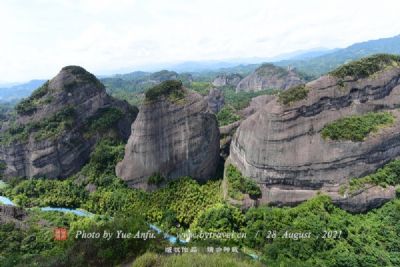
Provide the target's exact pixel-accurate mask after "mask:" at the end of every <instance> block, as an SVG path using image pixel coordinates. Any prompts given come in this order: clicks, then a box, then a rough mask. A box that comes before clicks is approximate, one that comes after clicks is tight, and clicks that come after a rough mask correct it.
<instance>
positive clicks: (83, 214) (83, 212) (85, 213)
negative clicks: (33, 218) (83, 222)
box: [40, 207, 94, 217]
mask: <svg viewBox="0 0 400 267" xmlns="http://www.w3.org/2000/svg"><path fill="white" fill-rule="evenodd" d="M40 210H41V211H59V212H64V213H73V214H75V215H77V216H81V217H92V216H94V214H93V213H90V212H88V211H86V210H80V209H79V210H77V209H71V208H54V207H44V208H40Z"/></svg>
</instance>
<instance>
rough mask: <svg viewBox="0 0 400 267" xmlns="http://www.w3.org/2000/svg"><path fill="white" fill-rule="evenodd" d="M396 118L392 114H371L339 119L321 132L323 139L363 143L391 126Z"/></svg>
mask: <svg viewBox="0 0 400 267" xmlns="http://www.w3.org/2000/svg"><path fill="white" fill-rule="evenodd" d="M394 119H395V117H394V116H393V114H392V113H390V112H369V113H367V114H365V115H360V116H350V117H346V118H341V119H338V120H336V121H334V122H332V123H329V124H327V125H325V127H324V128H323V129H322V131H321V135H322V137H323V138H329V139H332V140H351V141H354V142H360V141H363V140H364V139H365V138H366V137H367V136H368V134H369V133H371V132H376V131H378V129H379V128H380V127H382V126H386V125H390V124H392V123H393V122H394Z"/></svg>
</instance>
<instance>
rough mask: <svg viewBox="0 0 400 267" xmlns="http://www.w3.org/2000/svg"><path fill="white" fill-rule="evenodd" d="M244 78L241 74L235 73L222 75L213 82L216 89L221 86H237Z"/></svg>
mask: <svg viewBox="0 0 400 267" xmlns="http://www.w3.org/2000/svg"><path fill="white" fill-rule="evenodd" d="M242 79H243V77H242V76H241V75H240V74H237V73H233V74H220V75H218V76H217V77H215V79H214V80H213V82H212V85H214V86H216V87H220V86H227V85H228V86H235V87H236V86H237V85H238V83H239V82H240V80H242Z"/></svg>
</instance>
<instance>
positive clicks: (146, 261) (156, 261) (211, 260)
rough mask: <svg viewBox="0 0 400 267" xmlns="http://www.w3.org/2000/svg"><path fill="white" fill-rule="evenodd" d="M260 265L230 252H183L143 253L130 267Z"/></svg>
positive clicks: (257, 266) (253, 266)
mask: <svg viewBox="0 0 400 267" xmlns="http://www.w3.org/2000/svg"><path fill="white" fill-rule="evenodd" d="M187 266H198V267H199V266H207V267H262V266H263V265H262V264H261V263H259V262H256V261H252V260H250V259H244V258H240V257H239V256H237V255H232V253H220V254H210V253H208V254H204V253H201V252H198V253H185V254H181V255H171V256H166V255H157V254H155V253H145V254H143V255H142V256H140V257H139V258H137V259H136V260H135V262H134V263H133V265H132V267H187Z"/></svg>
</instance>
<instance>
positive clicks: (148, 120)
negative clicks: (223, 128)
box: [116, 90, 219, 189]
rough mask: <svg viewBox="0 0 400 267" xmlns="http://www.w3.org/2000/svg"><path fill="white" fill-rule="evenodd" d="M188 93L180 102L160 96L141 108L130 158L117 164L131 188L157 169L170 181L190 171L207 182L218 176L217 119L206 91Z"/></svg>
mask: <svg viewBox="0 0 400 267" xmlns="http://www.w3.org/2000/svg"><path fill="white" fill-rule="evenodd" d="M184 92H185V97H184V98H183V99H179V100H178V101H177V102H174V101H171V100H169V99H168V97H166V96H161V97H159V98H158V99H157V100H155V101H151V102H150V101H146V102H145V103H144V104H143V105H142V106H141V107H140V110H139V115H138V117H137V119H136V120H135V122H134V123H133V125H132V134H131V136H130V138H129V140H128V144H127V145H126V147H125V157H124V159H123V161H122V162H120V163H119V164H118V165H117V168H116V172H117V175H118V176H119V177H121V178H123V179H124V180H125V181H127V183H128V185H130V186H131V187H136V188H144V189H147V188H148V187H149V185H148V181H147V180H148V177H149V176H151V175H153V174H155V173H159V174H161V175H162V176H164V177H165V178H167V179H168V180H170V179H174V178H178V177H182V176H191V177H193V178H194V179H196V180H199V181H205V180H207V179H209V178H211V177H212V175H214V173H215V171H216V168H217V165H218V159H219V131H218V124H217V120H216V118H215V115H214V114H212V113H211V112H209V111H208V108H207V101H205V100H204V99H203V97H202V96H200V95H199V94H197V93H193V92H189V91H186V90H185V91H184Z"/></svg>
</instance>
